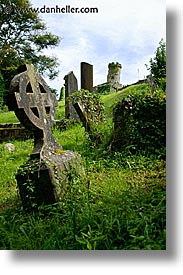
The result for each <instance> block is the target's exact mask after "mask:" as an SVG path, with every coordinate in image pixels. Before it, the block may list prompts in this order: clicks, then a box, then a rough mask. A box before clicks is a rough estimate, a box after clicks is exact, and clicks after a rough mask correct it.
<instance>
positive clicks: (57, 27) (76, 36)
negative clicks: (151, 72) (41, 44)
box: [30, 0, 166, 91]
mask: <svg viewBox="0 0 183 275" xmlns="http://www.w3.org/2000/svg"><path fill="white" fill-rule="evenodd" d="M30 2H31V4H32V5H33V7H39V8H41V7H44V5H45V7H46V8H52V7H56V5H57V6H58V7H60V8H62V7H65V6H66V5H70V7H78V8H81V7H97V8H98V13H84V14H83V13H79V14H74V13H70V14H69V13H67V14H66V13H65V14H63V13H60V14H59V13H40V14H39V16H40V17H41V18H42V19H43V21H44V22H45V23H46V26H47V29H48V31H50V32H51V33H52V34H55V35H58V36H59V37H60V38H61V42H60V44H59V46H58V47H56V48H51V49H49V50H46V51H45V53H46V54H48V55H51V56H56V57H57V58H58V60H59V62H60V66H59V75H58V77H57V78H56V79H55V80H53V81H50V80H49V79H47V78H46V81H47V82H48V84H49V85H50V86H51V87H52V88H55V89H57V91H60V88H61V87H62V86H63V85H64V80H63V79H64V76H65V75H66V74H68V73H69V72H70V71H73V72H74V74H75V75H76V77H77V79H78V86H79V88H80V63H81V62H87V63H90V64H92V65H93V70H94V77H93V78H94V86H95V85H98V84H101V83H104V82H106V81H107V72H108V64H109V63H110V62H119V63H121V64H122V71H121V81H120V82H121V83H122V84H123V85H126V84H131V83H134V82H136V81H138V80H139V79H144V77H145V76H146V75H147V74H148V71H147V69H146V66H145V64H149V60H150V58H151V57H154V56H155V51H156V49H157V47H158V45H159V42H160V40H161V38H163V39H164V41H166V1H165V0H138V1H137V0H110V1H108V0H52V1H50V0H30Z"/></svg>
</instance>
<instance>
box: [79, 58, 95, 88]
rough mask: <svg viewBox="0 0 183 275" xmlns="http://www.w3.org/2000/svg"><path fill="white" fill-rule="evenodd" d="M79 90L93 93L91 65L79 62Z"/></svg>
mask: <svg viewBox="0 0 183 275" xmlns="http://www.w3.org/2000/svg"><path fill="white" fill-rule="evenodd" d="M81 89H84V90H88V91H90V92H93V65H91V64H88V63H86V62H81Z"/></svg>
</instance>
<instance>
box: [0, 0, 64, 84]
mask: <svg viewBox="0 0 183 275" xmlns="http://www.w3.org/2000/svg"><path fill="white" fill-rule="evenodd" d="M0 37H1V40H0V71H1V73H2V75H3V77H4V80H5V82H6V86H7V87H8V86H9V82H10V80H11V79H12V76H13V75H14V74H16V69H17V67H18V66H20V65H21V64H23V63H25V62H26V63H32V64H34V65H35V66H36V67H37V69H38V70H39V72H41V73H45V74H47V75H48V76H49V77H50V79H52V78H54V77H55V76H56V75H57V73H58V72H57V71H56V67H57V66H58V61H57V60H56V58H55V57H50V56H46V55H45V54H44V52H43V50H44V49H48V48H50V47H54V46H56V45H58V43H59V37H57V36H55V35H53V34H51V33H50V32H48V31H47V29H46V25H45V24H44V23H43V22H42V20H41V19H40V18H39V17H38V15H37V14H36V13H35V12H32V11H31V4H30V3H29V0H1V3H0Z"/></svg>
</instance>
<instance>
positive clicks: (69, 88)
mask: <svg viewBox="0 0 183 275" xmlns="http://www.w3.org/2000/svg"><path fill="white" fill-rule="evenodd" d="M64 80H65V118H67V119H74V120H75V121H78V120H79V117H78V115H77V112H76V111H75V109H74V107H73V105H72V103H71V102H70V100H69V97H70V96H71V95H72V93H73V92H76V91H77V90H78V82H77V78H76V77H75V75H74V73H73V72H70V73H68V74H67V75H65V77H64Z"/></svg>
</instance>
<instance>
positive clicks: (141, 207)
mask: <svg viewBox="0 0 183 275" xmlns="http://www.w3.org/2000/svg"><path fill="white" fill-rule="evenodd" d="M138 89H139V90H142V89H144V90H145V89H148V87H147V86H146V85H145V84H142V85H137V86H134V87H128V88H127V89H125V90H123V91H122V92H118V93H114V94H109V95H103V96H102V97H101V99H102V101H103V102H104V104H105V117H106V121H105V123H104V124H103V126H102V131H103V133H104V135H105V140H104V143H103V144H102V145H100V146H99V147H94V146H92V144H91V143H90V142H89V141H88V138H87V136H86V134H85V131H84V128H83V127H82V125H81V124H75V125H73V124H71V125H70V126H69V127H68V129H67V130H64V131H60V130H59V129H57V130H54V136H55V138H56V139H57V141H58V142H59V143H60V144H62V146H63V147H64V149H69V150H73V151H75V152H78V153H80V154H81V156H82V159H83V164H84V167H85V171H86V177H85V178H84V179H83V178H79V177H78V176H76V177H75V178H74V179H73V181H72V182H71V183H70V189H69V190H68V193H67V196H66V200H65V202H64V203H60V204H55V205H52V206H45V207H40V209H39V211H37V212H34V213H29V214H27V213H25V212H24V211H23V209H22V206H21V201H20V198H19V196H18V192H17V186H16V181H15V173H16V171H17V169H18V167H19V166H20V165H21V164H23V163H24V162H25V161H26V160H27V159H28V155H29V154H30V152H31V150H32V148H33V140H27V141H22V142H20V141H12V143H13V144H14V145H15V151H14V152H8V151H5V150H4V149H3V145H4V143H2V144H0V249H6V250H9V249H10V250H20V249H21V250H62V249H66V250H80V249H81V250H85V249H89V250H94V249H105V250H114V249H120V250H145V249H146V250H164V249H166V187H165V185H166V183H165V160H164V159H163V158H161V157H160V156H158V155H150V156H145V155H144V154H143V153H142V152H138V154H137V153H136V154H129V153H128V152H110V150H108V149H109V148H108V147H107V146H106V145H107V144H109V140H110V136H111V131H112V126H113V124H112V108H113V106H114V105H115V104H116V103H117V102H118V101H119V100H120V98H121V97H123V96H124V95H127V94H131V93H133V91H138ZM57 109H58V111H57V117H56V118H57V119H61V118H63V115H64V111H63V110H64V105H63V102H60V104H59V106H58V107H57ZM14 121H16V118H15V117H14V114H13V113H2V114H0V122H14Z"/></svg>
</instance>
